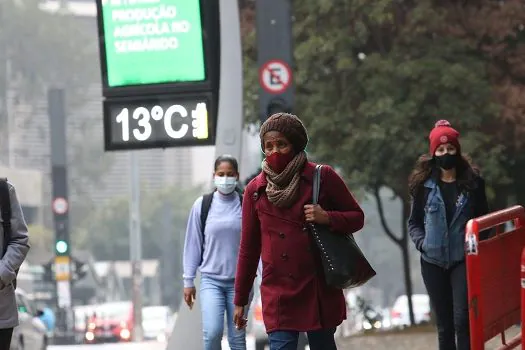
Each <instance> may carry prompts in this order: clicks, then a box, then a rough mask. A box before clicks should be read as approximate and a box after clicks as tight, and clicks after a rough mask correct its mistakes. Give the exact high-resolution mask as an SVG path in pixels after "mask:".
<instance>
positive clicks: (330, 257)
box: [309, 165, 376, 289]
mask: <svg viewBox="0 0 525 350" xmlns="http://www.w3.org/2000/svg"><path fill="white" fill-rule="evenodd" d="M321 167H322V165H317V166H316V167H315V174H314V181H313V198H312V204H314V205H316V204H318V200H319V191H320V187H321ZM309 230H310V233H311V234H312V236H313V237H314V240H315V243H316V244H317V247H318V248H319V252H320V254H321V260H322V262H323V270H324V275H325V279H326V283H327V284H328V285H329V286H332V287H336V288H341V289H344V288H354V287H359V286H361V285H363V284H365V283H366V282H368V280H370V279H371V278H372V277H374V276H375V275H376V272H375V271H374V269H373V268H372V266H370V263H369V262H368V260H366V258H365V256H364V255H363V252H362V251H361V249H359V246H358V245H357V243H356V241H355V240H354V236H353V234H344V233H341V232H332V231H331V230H330V228H329V227H328V226H324V225H318V224H313V223H311V224H309Z"/></svg>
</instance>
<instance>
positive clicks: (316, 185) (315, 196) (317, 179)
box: [312, 164, 323, 205]
mask: <svg viewBox="0 0 525 350" xmlns="http://www.w3.org/2000/svg"><path fill="white" fill-rule="evenodd" d="M322 167H323V166H322V165H321V164H317V165H316V166H315V172H314V181H313V190H312V204H313V205H316V204H318V202H319V192H320V189H321V168H322Z"/></svg>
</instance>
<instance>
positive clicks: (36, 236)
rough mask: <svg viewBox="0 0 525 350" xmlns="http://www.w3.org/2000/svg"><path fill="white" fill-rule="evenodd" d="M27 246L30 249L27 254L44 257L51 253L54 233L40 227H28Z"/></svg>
mask: <svg viewBox="0 0 525 350" xmlns="http://www.w3.org/2000/svg"><path fill="white" fill-rule="evenodd" d="M27 229H28V232H29V244H30V245H31V249H30V250H29V254H30V255H31V254H35V255H41V256H42V255H44V254H49V255H51V253H52V252H53V244H54V237H55V233H54V232H53V231H52V230H50V229H47V228H45V227H44V226H40V225H28V227H27Z"/></svg>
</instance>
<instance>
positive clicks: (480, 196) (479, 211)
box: [473, 177, 496, 240]
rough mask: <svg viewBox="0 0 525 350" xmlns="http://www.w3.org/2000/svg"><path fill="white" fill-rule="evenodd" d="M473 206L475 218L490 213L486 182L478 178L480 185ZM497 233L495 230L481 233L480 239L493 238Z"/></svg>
mask: <svg viewBox="0 0 525 350" xmlns="http://www.w3.org/2000/svg"><path fill="white" fill-rule="evenodd" d="M473 206H474V213H473V217H475V218H477V217H480V216H483V215H485V214H488V212H489V203H488V200H487V194H486V190H485V180H483V178H481V177H479V178H478V185H477V187H476V190H475V195H474V203H473ZM495 233H496V229H495V228H491V229H488V230H484V231H481V232H480V233H479V238H480V240H484V239H487V238H489V237H492V236H493V235H494V234H495Z"/></svg>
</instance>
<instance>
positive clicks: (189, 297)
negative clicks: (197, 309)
mask: <svg viewBox="0 0 525 350" xmlns="http://www.w3.org/2000/svg"><path fill="white" fill-rule="evenodd" d="M196 294H197V290H196V289H195V287H190V288H184V301H185V302H186V305H188V307H189V308H190V310H191V309H192V308H193V302H194V301H195V299H197V298H196V297H195V296H196Z"/></svg>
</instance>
